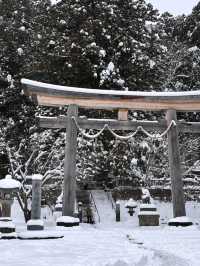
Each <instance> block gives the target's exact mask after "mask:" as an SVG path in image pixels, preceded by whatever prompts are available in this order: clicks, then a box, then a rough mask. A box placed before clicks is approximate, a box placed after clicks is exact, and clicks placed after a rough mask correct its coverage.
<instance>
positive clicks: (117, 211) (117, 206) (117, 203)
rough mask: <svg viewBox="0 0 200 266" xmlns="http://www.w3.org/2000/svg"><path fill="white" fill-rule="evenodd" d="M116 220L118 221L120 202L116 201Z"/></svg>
mask: <svg viewBox="0 0 200 266" xmlns="http://www.w3.org/2000/svg"><path fill="white" fill-rule="evenodd" d="M116 222H120V203H119V202H118V201H117V202H116Z"/></svg>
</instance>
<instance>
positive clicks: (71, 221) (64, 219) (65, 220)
mask: <svg viewBox="0 0 200 266" xmlns="http://www.w3.org/2000/svg"><path fill="white" fill-rule="evenodd" d="M79 223H80V220H79V218H74V217H71V216H61V217H59V218H58V219H57V221H56V225H57V226H64V227H72V226H78V225H79Z"/></svg>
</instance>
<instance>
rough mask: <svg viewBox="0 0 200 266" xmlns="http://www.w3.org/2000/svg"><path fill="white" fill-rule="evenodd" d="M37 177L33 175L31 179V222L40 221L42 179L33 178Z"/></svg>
mask: <svg viewBox="0 0 200 266" xmlns="http://www.w3.org/2000/svg"><path fill="white" fill-rule="evenodd" d="M37 176H40V175H33V177H32V205H31V219H32V220H40V216H41V182H42V179H39V178H35V177H37ZM34 178H35V179H34Z"/></svg>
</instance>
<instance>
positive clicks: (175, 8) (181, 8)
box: [147, 0, 200, 15]
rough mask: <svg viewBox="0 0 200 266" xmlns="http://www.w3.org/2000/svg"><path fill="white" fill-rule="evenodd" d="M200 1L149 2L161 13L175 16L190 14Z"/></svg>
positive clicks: (154, 0) (148, 0)
mask: <svg viewBox="0 0 200 266" xmlns="http://www.w3.org/2000/svg"><path fill="white" fill-rule="evenodd" d="M199 1H200V0H147V2H151V3H152V4H153V6H154V7H155V8H157V9H158V10H159V11H160V12H162V13H163V12H165V11H169V12H170V13H172V14H174V15H182V14H183V13H184V14H190V13H191V11H192V8H193V7H194V6H195V5H196V4H197V3H198V2H199Z"/></svg>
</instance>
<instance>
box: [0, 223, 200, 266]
mask: <svg viewBox="0 0 200 266" xmlns="http://www.w3.org/2000/svg"><path fill="white" fill-rule="evenodd" d="M64 234H65V237H64V239H58V240H40V241H38V240H24V241H23V240H1V241H0V250H1V251H0V254H1V256H0V265H4V266H14V265H15V266H27V265H30V266H35V265H37V266H47V265H48V266H49V265H53V266H83V265H86V266H199V261H200V250H199V243H200V231H199V230H198V229H197V228H195V227H191V228H185V229H179V228H173V229H169V228H168V227H164V228H160V227H159V228H157V229H153V228H149V229H146V228H145V229H141V228H138V227H137V228H135V229H134V228H132V226H131V225H130V224H129V225H128V224H126V227H124V225H123V224H116V226H115V225H113V227H112V228H111V227H110V226H108V227H106V226H105V225H102V226H100V225H98V226H97V227H96V228H95V227H93V226H91V225H81V226H80V227H76V228H72V229H69V228H67V229H64ZM127 235H129V236H131V239H128V238H127ZM141 243H143V244H141Z"/></svg>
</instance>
